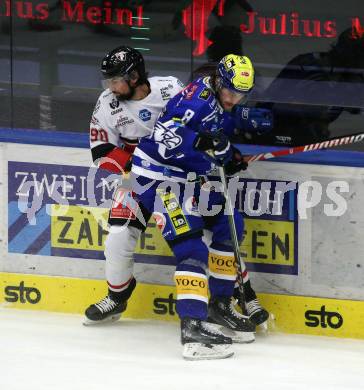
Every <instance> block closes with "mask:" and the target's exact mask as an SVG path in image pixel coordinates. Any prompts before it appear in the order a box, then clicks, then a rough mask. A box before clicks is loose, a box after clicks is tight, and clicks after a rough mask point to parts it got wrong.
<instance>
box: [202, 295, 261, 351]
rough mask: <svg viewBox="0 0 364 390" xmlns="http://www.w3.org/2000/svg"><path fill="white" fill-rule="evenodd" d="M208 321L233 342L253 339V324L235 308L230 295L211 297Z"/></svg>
mask: <svg viewBox="0 0 364 390" xmlns="http://www.w3.org/2000/svg"><path fill="white" fill-rule="evenodd" d="M208 321H209V322H211V323H212V325H213V326H214V328H215V329H218V330H220V331H221V332H222V333H223V334H224V335H225V336H227V337H230V338H231V339H232V341H233V342H234V343H252V342H253V341H254V340H255V335H254V332H255V324H254V323H252V322H251V321H250V319H249V317H247V316H245V315H242V314H240V313H239V312H238V311H237V310H236V309H235V307H234V302H233V300H232V299H231V298H230V297H214V298H211V300H210V303H209V308H208Z"/></svg>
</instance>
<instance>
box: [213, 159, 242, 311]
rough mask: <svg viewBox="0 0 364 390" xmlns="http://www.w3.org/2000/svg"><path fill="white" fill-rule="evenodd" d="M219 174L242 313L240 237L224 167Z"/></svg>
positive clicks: (220, 168)
mask: <svg viewBox="0 0 364 390" xmlns="http://www.w3.org/2000/svg"><path fill="white" fill-rule="evenodd" d="M219 174H220V178H221V183H222V188H223V192H224V197H225V205H226V208H227V214H228V220H229V229H230V235H231V241H232V243H233V250H234V256H235V261H236V268H237V274H238V285H239V293H240V305H241V310H242V313H244V312H245V307H244V302H245V296H244V284H243V272H242V259H241V256H240V247H239V239H238V235H237V232H236V226H235V221H234V208H233V205H232V203H231V199H230V195H229V190H228V185H227V180H226V174H225V169H224V167H219Z"/></svg>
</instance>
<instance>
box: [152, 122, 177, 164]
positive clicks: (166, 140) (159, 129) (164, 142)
mask: <svg viewBox="0 0 364 390" xmlns="http://www.w3.org/2000/svg"><path fill="white" fill-rule="evenodd" d="M173 124H174V121H168V122H166V123H165V125H167V126H168V125H173ZM167 126H164V125H163V124H162V123H161V122H157V123H156V125H155V128H154V139H155V141H156V142H157V143H158V144H159V146H158V152H159V154H160V155H161V156H162V157H164V158H170V157H171V155H169V153H168V151H169V150H173V149H175V148H177V147H178V146H179V145H181V143H182V137H181V136H179V135H178V134H176V131H177V129H178V128H177V127H167Z"/></svg>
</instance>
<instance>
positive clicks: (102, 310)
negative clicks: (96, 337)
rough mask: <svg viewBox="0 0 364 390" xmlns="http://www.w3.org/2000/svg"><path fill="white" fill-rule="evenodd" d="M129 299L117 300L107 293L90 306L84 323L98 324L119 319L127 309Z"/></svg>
mask: <svg viewBox="0 0 364 390" xmlns="http://www.w3.org/2000/svg"><path fill="white" fill-rule="evenodd" d="M126 307H127V301H124V300H123V301H117V300H116V299H115V298H114V299H113V298H112V297H111V295H107V296H106V297H105V298H103V299H102V300H101V301H100V302H98V303H95V304H93V305H91V306H89V307H88V308H87V309H86V311H85V319H84V321H83V324H84V325H97V324H104V323H107V322H115V321H118V320H119V319H120V317H121V313H122V312H124V311H125V310H126Z"/></svg>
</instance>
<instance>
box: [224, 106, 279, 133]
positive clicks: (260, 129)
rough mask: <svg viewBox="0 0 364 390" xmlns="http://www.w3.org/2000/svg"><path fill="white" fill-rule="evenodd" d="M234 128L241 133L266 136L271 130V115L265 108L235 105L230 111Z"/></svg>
mask: <svg viewBox="0 0 364 390" xmlns="http://www.w3.org/2000/svg"><path fill="white" fill-rule="evenodd" d="M231 114H232V116H233V118H234V122H235V127H236V128H237V129H238V130H240V132H242V133H254V134H258V135H262V134H267V133H269V132H270V131H271V130H272V129H273V114H272V111H271V110H268V109H267V108H248V107H244V106H239V105H236V106H234V108H233V110H232V113H231Z"/></svg>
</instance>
